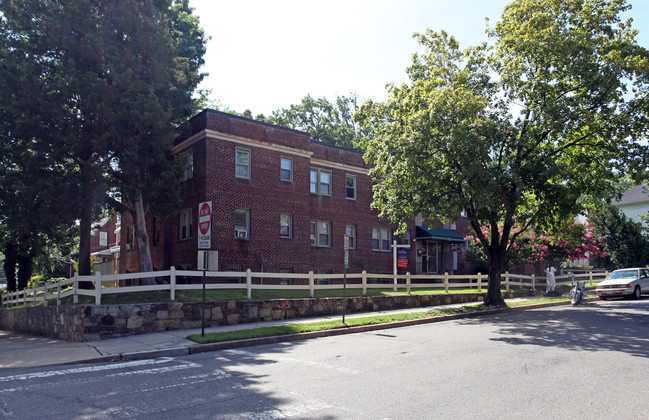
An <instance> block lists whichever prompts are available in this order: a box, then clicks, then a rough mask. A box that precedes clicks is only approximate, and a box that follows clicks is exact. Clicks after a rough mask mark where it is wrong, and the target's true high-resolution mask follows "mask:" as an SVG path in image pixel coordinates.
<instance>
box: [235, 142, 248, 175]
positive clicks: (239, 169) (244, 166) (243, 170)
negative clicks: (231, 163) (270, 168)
mask: <svg viewBox="0 0 649 420" xmlns="http://www.w3.org/2000/svg"><path fill="white" fill-rule="evenodd" d="M235 176H236V177H237V178H244V179H250V150H248V149H241V148H238V147H237V150H236V169H235Z"/></svg>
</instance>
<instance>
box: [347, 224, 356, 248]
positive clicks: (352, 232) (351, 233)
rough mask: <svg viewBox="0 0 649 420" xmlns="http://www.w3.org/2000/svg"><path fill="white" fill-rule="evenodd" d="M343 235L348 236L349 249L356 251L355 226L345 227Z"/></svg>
mask: <svg viewBox="0 0 649 420" xmlns="http://www.w3.org/2000/svg"><path fill="white" fill-rule="evenodd" d="M345 233H346V234H347V236H349V249H356V225H347V226H345Z"/></svg>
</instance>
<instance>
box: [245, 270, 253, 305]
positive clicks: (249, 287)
mask: <svg viewBox="0 0 649 420" xmlns="http://www.w3.org/2000/svg"><path fill="white" fill-rule="evenodd" d="M246 289H247V290H248V300H251V299H252V272H251V271H250V269H247V270H246Z"/></svg>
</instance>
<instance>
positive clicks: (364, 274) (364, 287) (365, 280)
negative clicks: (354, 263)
mask: <svg viewBox="0 0 649 420" xmlns="http://www.w3.org/2000/svg"><path fill="white" fill-rule="evenodd" d="M361 282H362V286H363V296H367V271H365V270H363V278H362V279H361Z"/></svg>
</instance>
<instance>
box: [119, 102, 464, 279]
mask: <svg viewBox="0 0 649 420" xmlns="http://www.w3.org/2000/svg"><path fill="white" fill-rule="evenodd" d="M172 152H173V153H174V154H175V155H178V156H180V157H181V158H182V159H183V161H184V162H186V164H187V166H186V170H185V173H184V176H183V181H182V185H181V198H182V203H181V206H180V208H179V212H178V216H176V217H174V218H172V219H170V220H167V221H166V222H164V223H161V222H160V221H159V220H158V219H157V218H156V217H153V216H151V217H148V218H147V228H148V229H149V238H150V241H151V243H150V244H151V254H152V259H153V265H154V269H168V268H169V267H170V266H175V267H176V268H183V269H196V266H197V251H198V241H197V236H198V208H199V203H202V202H207V201H211V202H212V230H211V248H210V249H211V250H215V251H218V270H219V271H245V270H246V269H251V270H252V271H264V272H275V273H278V272H285V273H291V272H293V273H306V272H309V271H314V272H316V273H341V272H342V271H343V268H344V250H343V246H344V245H343V243H344V235H345V234H348V235H349V236H350V250H349V268H348V271H349V272H360V271H363V270H367V271H368V272H375V273H391V272H392V269H393V254H392V247H391V245H392V241H393V240H397V243H399V244H404V243H410V244H411V249H410V250H409V252H408V268H402V269H400V270H401V271H400V272H406V271H410V272H411V273H426V272H436V273H443V272H445V271H448V272H450V273H452V272H463V271H466V270H467V267H463V266H462V262H461V261H460V262H459V264H458V261H457V252H455V251H454V250H455V249H456V248H457V247H460V246H464V236H465V235H466V233H467V226H466V223H464V221H463V218H462V217H459V218H458V223H456V224H452V225H447V226H443V225H442V224H441V223H438V224H436V225H435V226H431V227H428V228H426V227H424V226H420V224H421V223H419V224H415V222H416V221H415V220H413V221H411V222H409V224H408V235H406V236H405V237H393V234H392V233H393V231H394V227H393V226H391V225H390V224H389V223H388V222H387V221H386V220H385V219H383V218H380V217H378V214H377V212H376V211H375V210H372V209H371V208H370V204H371V201H372V181H371V179H370V177H369V176H368V166H367V164H366V163H365V162H364V160H363V156H362V153H361V152H358V151H355V150H350V149H345V148H340V147H336V146H331V145H326V144H321V143H316V142H313V141H311V139H310V137H309V135H308V134H306V133H303V132H300V131H296V130H291V129H287V128H283V127H278V126H274V125H270V124H266V123H262V122H259V121H254V120H250V119H247V118H242V117H238V116H234V115H230V114H226V113H222V112H217V111H213V110H205V111H203V112H201V113H200V114H198V115H196V116H195V117H194V118H192V119H191V120H190V121H189V122H188V124H187V126H186V130H185V132H184V134H183V135H182V136H181V137H180V138H179V139H178V141H177V142H176V145H175V147H174V148H173V149H172ZM122 229H124V230H123V231H122V232H124V233H125V234H124V235H122V241H121V249H122V251H121V252H120V254H121V255H120V258H121V262H120V271H121V272H127V271H137V268H138V262H137V255H136V250H135V249H134V248H135V247H133V234H132V232H133V227H132V221H130V218H128V216H127V215H124V219H123V220H122Z"/></svg>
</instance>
